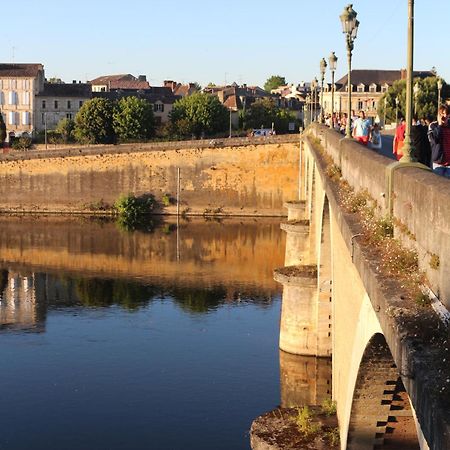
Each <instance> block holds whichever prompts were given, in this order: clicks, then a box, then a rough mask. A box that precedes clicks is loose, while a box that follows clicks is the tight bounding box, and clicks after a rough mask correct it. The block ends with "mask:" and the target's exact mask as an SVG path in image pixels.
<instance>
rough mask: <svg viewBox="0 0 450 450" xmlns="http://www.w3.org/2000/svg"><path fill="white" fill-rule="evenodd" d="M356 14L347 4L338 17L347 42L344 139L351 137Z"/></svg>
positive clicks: (357, 25)
mask: <svg viewBox="0 0 450 450" xmlns="http://www.w3.org/2000/svg"><path fill="white" fill-rule="evenodd" d="M357 15H358V14H357V12H356V11H355V10H354V9H353V5H352V4H349V5H347V6H346V7H345V9H344V12H343V13H342V14H341V15H340V16H339V18H340V20H341V23H342V32H343V33H344V34H345V36H346V42H347V60H348V75H347V90H348V112H347V114H348V117H347V129H346V132H345V137H346V138H351V137H352V132H351V123H350V122H351V117H352V83H351V71H352V51H353V43H354V41H355V39H356V36H357V34H358V27H359V21H358V20H357V19H356V16H357Z"/></svg>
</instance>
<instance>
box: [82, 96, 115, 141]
mask: <svg viewBox="0 0 450 450" xmlns="http://www.w3.org/2000/svg"><path fill="white" fill-rule="evenodd" d="M114 109H115V105H114V103H113V102H112V101H110V100H107V99H105V98H93V99H92V100H88V101H87V102H85V103H84V104H83V106H82V107H81V108H80V110H79V111H78V113H77V115H76V116H75V131H74V134H75V137H76V139H77V140H78V141H80V142H86V143H89V144H112V143H114V142H115V140H116V135H115V132H114V127H113V115H114Z"/></svg>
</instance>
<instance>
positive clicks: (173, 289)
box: [0, 271, 273, 314]
mask: <svg viewBox="0 0 450 450" xmlns="http://www.w3.org/2000/svg"><path fill="white" fill-rule="evenodd" d="M0 273H1V271H0ZM6 273H7V272H6ZM44 279H45V280H46V281H45V283H47V285H46V286H47V287H46V289H45V292H46V301H45V300H44V298H41V299H39V298H38V301H41V302H42V301H44V302H45V303H46V302H48V304H49V306H51V307H71V306H75V305H83V306H87V307H108V306H112V305H118V306H121V307H123V308H125V309H128V310H136V309H138V308H140V307H143V306H146V305H147V304H148V303H150V302H151V301H153V300H154V299H155V298H159V299H173V301H174V303H175V304H176V305H178V306H179V307H180V308H181V309H182V310H184V311H186V312H190V313H194V314H203V313H207V312H209V311H212V310H216V309H218V308H220V307H221V306H223V305H226V304H234V305H236V304H254V305H257V306H259V307H261V308H266V307H268V306H270V305H271V304H272V300H273V298H272V293H271V292H269V291H267V290H264V289H258V288H257V287H256V286H255V287H248V286H240V287H230V286H225V285H223V284H218V285H214V286H204V285H201V284H199V285H197V286H195V285H194V286H186V285H179V284H178V285H175V286H170V285H168V284H167V283H161V284H157V285H156V284H152V285H149V284H144V283H140V282H136V281H130V280H123V279H111V278H80V277H71V276H68V275H65V274H64V275H59V276H44Z"/></svg>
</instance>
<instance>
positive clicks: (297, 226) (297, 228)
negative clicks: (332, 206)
mask: <svg viewBox="0 0 450 450" xmlns="http://www.w3.org/2000/svg"><path fill="white" fill-rule="evenodd" d="M280 228H281V229H282V230H283V231H287V232H289V233H299V234H308V233H309V220H288V221H287V222H281V224H280Z"/></svg>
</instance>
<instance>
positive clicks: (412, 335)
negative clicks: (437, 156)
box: [275, 125, 450, 450]
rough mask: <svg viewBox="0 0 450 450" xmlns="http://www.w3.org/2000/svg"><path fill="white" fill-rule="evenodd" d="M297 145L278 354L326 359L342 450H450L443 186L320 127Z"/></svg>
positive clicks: (447, 195) (281, 275)
mask: <svg viewBox="0 0 450 450" xmlns="http://www.w3.org/2000/svg"><path fill="white" fill-rule="evenodd" d="M300 146H301V148H300V171H299V172H300V175H301V176H300V180H301V181H300V183H299V196H298V199H293V201H290V202H287V203H286V207H287V208H288V220H287V221H286V222H284V223H283V224H282V225H281V226H282V229H284V230H285V231H286V233H287V240H286V254H285V265H286V267H283V268H281V269H277V270H276V271H275V279H276V280H277V281H278V282H280V283H282V284H283V302H282V312H281V322H280V349H281V350H283V351H285V352H288V353H291V354H295V355H304V356H307V355H310V356H311V355H312V356H317V357H324V358H330V357H331V358H332V387H333V389H332V392H333V399H334V400H335V401H336V403H337V416H338V421H339V427H340V438H341V449H355V450H356V449H357V450H365V449H377V450H379V449H396V450H399V449H419V448H420V449H433V450H446V449H450V414H449V413H450V369H449V367H450V366H449V361H450V352H449V343H448V338H449V333H448V328H447V322H446V320H447V311H446V307H447V308H448V307H450V258H449V257H448V255H449V250H450V208H449V207H448V205H450V183H449V182H448V180H446V179H444V178H442V177H438V176H436V175H434V174H433V173H431V172H430V171H426V170H423V169H420V168H416V167H400V168H399V167H398V165H394V166H393V165H392V161H391V160H389V159H387V158H385V157H383V156H380V155H378V154H376V153H375V152H373V151H371V150H370V149H368V148H366V147H363V146H361V145H360V144H358V143H356V142H354V141H353V140H347V139H342V136H341V135H339V134H338V133H336V132H334V131H332V130H329V129H328V128H326V127H325V126H321V125H315V126H313V127H310V128H309V129H308V130H307V132H305V133H304V134H303V137H302V140H301V143H300ZM394 164H396V163H394Z"/></svg>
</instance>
